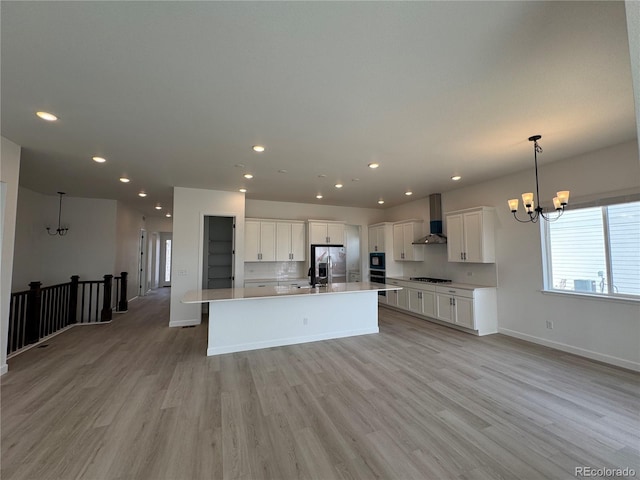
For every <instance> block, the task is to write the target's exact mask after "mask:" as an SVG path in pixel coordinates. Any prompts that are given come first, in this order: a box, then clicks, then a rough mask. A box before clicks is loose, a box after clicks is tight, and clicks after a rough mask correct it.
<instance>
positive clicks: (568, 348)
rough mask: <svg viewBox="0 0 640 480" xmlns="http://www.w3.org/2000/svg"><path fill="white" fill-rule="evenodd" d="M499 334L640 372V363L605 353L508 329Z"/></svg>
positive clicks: (500, 330) (499, 330) (501, 330)
mask: <svg viewBox="0 0 640 480" xmlns="http://www.w3.org/2000/svg"><path fill="white" fill-rule="evenodd" d="M498 333H502V334H503V335H508V336H509V337H515V338H519V339H520V340H525V341H527V342H531V343H537V344H538V345H544V346H545V347H550V348H554V349H556V350H561V351H563V352H567V353H573V354H574V355H579V356H581V357H586V358H590V359H591V360H598V361H599V362H603V363H608V364H610V365H615V366H616V367H622V368H627V369H629V370H634V371H636V372H640V363H638V362H631V361H629V360H625V359H624V358H618V357H613V356H611V355H605V354H603V353H598V352H593V351H591V350H587V349H585V348H579V347H574V346H572V345H567V344H566V343H561V342H554V341H553V340H547V339H546V338H540V337H535V336H533V335H528V334H526V333H521V332H518V331H516V330H509V329H508V328H498Z"/></svg>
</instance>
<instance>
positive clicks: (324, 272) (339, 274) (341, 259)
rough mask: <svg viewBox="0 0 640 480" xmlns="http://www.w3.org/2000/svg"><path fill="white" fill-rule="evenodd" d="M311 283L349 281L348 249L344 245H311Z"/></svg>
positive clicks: (322, 283) (321, 283)
mask: <svg viewBox="0 0 640 480" xmlns="http://www.w3.org/2000/svg"><path fill="white" fill-rule="evenodd" d="M310 259H311V267H310V268H309V283H311V285H325V284H327V283H346V282H347V251H346V250H345V248H344V246H342V245H311V257H310Z"/></svg>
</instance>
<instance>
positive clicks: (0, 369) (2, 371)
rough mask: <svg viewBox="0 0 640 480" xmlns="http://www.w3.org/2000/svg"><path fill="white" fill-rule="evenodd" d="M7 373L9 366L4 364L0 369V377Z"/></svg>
mask: <svg viewBox="0 0 640 480" xmlns="http://www.w3.org/2000/svg"><path fill="white" fill-rule="evenodd" d="M8 371H9V365H7V364H6V363H5V364H4V365H2V366H1V367H0V377H1V376H2V375H4V374H5V373H7V372H8Z"/></svg>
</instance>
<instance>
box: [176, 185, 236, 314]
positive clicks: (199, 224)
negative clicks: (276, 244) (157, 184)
mask: <svg viewBox="0 0 640 480" xmlns="http://www.w3.org/2000/svg"><path fill="white" fill-rule="evenodd" d="M205 215H211V216H224V217H235V220H236V232H235V241H236V246H238V245H244V218H245V198H244V194H242V193H236V192H221V191H216V190H201V189H196V188H183V187H175V188H174V189H173V242H172V243H173V252H172V267H171V268H172V278H171V315H170V321H169V325H170V326H181V325H195V324H198V323H200V316H201V313H200V312H201V306H200V305H199V304H189V305H186V304H183V303H181V302H180V299H181V298H182V297H183V295H184V294H185V293H186V292H187V291H189V290H197V289H200V288H201V285H202V251H203V250H202V249H203V245H202V240H203V226H204V225H203V222H204V216H205ZM243 250H244V249H243V248H237V247H236V255H235V265H234V267H235V284H236V285H240V286H242V285H243V284H244V251H243Z"/></svg>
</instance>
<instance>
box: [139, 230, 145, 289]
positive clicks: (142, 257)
mask: <svg viewBox="0 0 640 480" xmlns="http://www.w3.org/2000/svg"><path fill="white" fill-rule="evenodd" d="M146 237H147V235H146V232H145V230H144V229H141V230H140V249H139V253H140V255H139V256H138V275H137V277H138V296H140V297H141V296H143V295H144V294H145V293H147V270H146V268H145V265H146V264H147V240H146Z"/></svg>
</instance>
